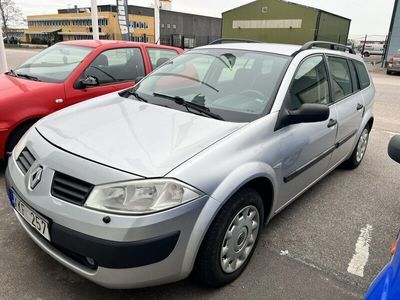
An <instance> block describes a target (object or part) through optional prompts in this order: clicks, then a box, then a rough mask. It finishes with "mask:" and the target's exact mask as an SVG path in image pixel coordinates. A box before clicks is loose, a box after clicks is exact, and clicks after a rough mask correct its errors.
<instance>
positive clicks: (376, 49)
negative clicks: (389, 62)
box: [362, 43, 385, 57]
mask: <svg viewBox="0 0 400 300" xmlns="http://www.w3.org/2000/svg"><path fill="white" fill-rule="evenodd" d="M384 52H385V44H384V43H373V44H365V46H364V47H363V52H362V54H363V55H364V56H365V57H369V56H371V55H383V53H384Z"/></svg>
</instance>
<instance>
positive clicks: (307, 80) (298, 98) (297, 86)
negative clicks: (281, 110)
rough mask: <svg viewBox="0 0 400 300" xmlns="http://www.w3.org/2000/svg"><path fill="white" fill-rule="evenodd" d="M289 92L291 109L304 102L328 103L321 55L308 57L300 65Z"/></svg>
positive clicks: (327, 85) (325, 74)
mask: <svg viewBox="0 0 400 300" xmlns="http://www.w3.org/2000/svg"><path fill="white" fill-rule="evenodd" d="M289 93H290V104H289V107H288V108H289V109H291V110H295V109H298V108H300V106H301V105H302V104H304V103H320V104H329V84H328V73H327V71H326V67H325V63H324V59H323V57H322V56H313V57H311V58H308V59H306V60H305V61H304V62H303V63H302V64H301V65H300V67H299V69H298V70H297V72H296V75H295V77H294V80H293V82H292V85H291V87H290V90H289Z"/></svg>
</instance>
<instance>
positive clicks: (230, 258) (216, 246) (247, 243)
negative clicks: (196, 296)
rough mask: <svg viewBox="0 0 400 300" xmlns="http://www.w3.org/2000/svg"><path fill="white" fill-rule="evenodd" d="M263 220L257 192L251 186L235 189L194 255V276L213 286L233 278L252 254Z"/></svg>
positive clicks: (226, 282) (223, 283)
mask: <svg viewBox="0 0 400 300" xmlns="http://www.w3.org/2000/svg"><path fill="white" fill-rule="evenodd" d="M263 221H264V208H263V201H262V199H261V196H260V195H259V194H258V192H257V191H256V190H254V189H251V188H245V189H243V190H240V191H239V192H237V193H236V194H235V195H234V196H232V198H231V199H230V200H229V201H228V202H227V203H226V204H225V205H224V207H223V208H222V209H221V211H220V212H219V213H218V215H217V217H216V218H215V220H214V221H213V223H212V224H211V226H210V228H209V230H208V232H207V234H206V236H205V238H204V240H203V243H202V245H201V247H200V250H199V253H198V255H197V259H196V263H195V267H194V271H193V273H194V275H195V276H196V277H197V278H198V279H199V280H200V281H202V282H203V283H205V284H207V285H210V286H214V287H219V286H222V285H225V284H228V283H230V282H232V281H234V280H235V279H236V278H237V277H239V275H240V274H241V273H242V272H243V270H244V269H245V268H246V265H247V264H248V262H249V261H250V258H251V256H252V255H253V252H254V249H255V246H256V244H257V241H258V238H259V234H260V230H261V226H262V224H263Z"/></svg>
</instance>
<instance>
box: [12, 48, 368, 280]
mask: <svg viewBox="0 0 400 300" xmlns="http://www.w3.org/2000/svg"><path fill="white" fill-rule="evenodd" d="M320 44H321V46H325V45H327V46H328V47H332V48H337V49H338V50H328V49H325V48H317V47H316V46H319V45H320ZM344 50H346V51H350V52H351V53H347V52H345V51H344ZM353 53H354V52H353V51H352V50H351V49H348V48H347V47H346V46H343V45H336V44H326V43H323V42H310V43H307V44H306V45H304V46H302V47H301V46H294V45H276V44H263V43H237V44H235V43H230V44H226V43H224V44H211V45H208V46H204V47H199V48H197V49H195V50H192V51H189V52H186V53H185V54H182V55H180V56H178V57H176V58H175V59H173V60H171V61H170V62H169V63H166V64H164V65H163V66H162V67H160V68H158V69H157V70H155V71H154V72H153V73H151V74H150V75H148V76H147V77H146V78H145V79H143V80H142V81H141V82H140V83H139V84H138V85H136V86H135V88H133V89H127V90H125V91H122V92H116V93H111V94H109V95H105V96H102V97H99V98H96V99H93V100H91V101H87V102H85V103H81V104H78V105H75V106H73V107H71V108H68V109H65V110H62V111H60V112H57V113H55V114H52V115H50V116H48V117H46V118H44V119H42V120H40V121H39V122H38V123H37V124H35V125H34V126H33V127H32V129H30V130H29V132H28V133H27V134H26V135H24V137H23V138H22V139H21V140H20V142H19V143H18V144H17V146H16V147H15V148H14V151H13V155H12V156H11V157H10V159H9V162H8V168H7V170H6V185H7V189H8V192H9V197H10V201H11V205H12V207H13V208H14V209H15V212H16V216H17V219H18V221H19V223H20V224H21V225H22V227H23V228H24V229H25V230H26V232H27V233H28V234H29V236H30V237H31V238H32V239H33V240H34V241H35V242H36V243H37V244H38V245H39V246H40V247H41V248H42V249H43V250H44V251H45V252H47V253H48V254H50V255H51V256H52V257H53V258H55V259H56V260H58V261H59V262H60V263H62V264H63V265H65V266H66V267H68V268H70V269H71V270H73V271H75V272H77V273H78V274H80V275H82V276H83V277H86V278H88V279H89V280H92V281H93V282H96V283H97V284H100V285H103V286H106V287H110V288H133V287H144V286H150V285H158V284H163V283H167V282H173V281H177V280H181V279H183V278H185V277H187V276H188V275H189V274H190V273H191V272H192V271H193V272H194V275H195V276H197V278H199V279H200V280H201V281H203V282H205V283H206V284H209V285H212V286H221V285H224V284H227V283H229V282H231V281H233V280H234V279H236V278H237V277H238V276H239V275H240V274H241V272H242V271H243V270H244V268H245V267H246V265H247V264H248V262H249V260H250V258H251V256H252V254H253V252H254V249H255V245H256V244H257V241H258V238H259V236H260V231H261V229H262V227H263V224H264V223H268V221H269V220H271V218H272V217H273V216H275V215H276V214H278V213H279V212H280V211H282V210H283V209H284V208H285V207H286V206H287V205H289V204H290V203H291V202H292V201H294V200H295V199H296V198H297V197H299V196H300V195H301V194H302V193H304V192H305V191H306V190H307V189H309V188H310V187H311V186H313V185H314V184H315V183H316V182H317V181H319V180H320V179H321V178H323V177H324V176H325V175H327V174H328V173H329V172H331V171H332V170H334V169H335V168H336V167H338V166H339V165H344V166H346V167H348V168H356V167H357V166H358V165H359V164H360V163H361V161H362V159H363V157H364V155H365V152H366V148H367V144H368V137H369V133H370V130H371V128H372V125H373V120H374V119H373V114H372V106H373V97H374V93H375V88H374V85H373V83H372V81H371V79H370V77H369V74H368V72H367V70H366V67H365V65H364V63H363V61H362V59H361V58H360V57H359V56H357V55H355V54H353ZM26 255H29V249H27V253H26ZM266 268H268V267H267V266H266Z"/></svg>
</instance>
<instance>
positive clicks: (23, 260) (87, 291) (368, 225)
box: [0, 50, 400, 299]
mask: <svg viewBox="0 0 400 300" xmlns="http://www.w3.org/2000/svg"><path fill="white" fill-rule="evenodd" d="M13 51H29V50H13ZM12 53H14V52H12ZM8 54H10V52H8ZM13 64H14V63H13ZM15 64H19V62H18V61H17V62H16V63H15ZM372 76H373V80H374V83H375V85H376V89H377V94H376V98H375V101H376V102H375V124H374V129H373V131H372V133H371V137H370V142H369V146H368V150H367V153H366V156H365V159H364V161H363V163H362V164H361V166H360V167H359V168H358V169H356V170H354V171H345V170H340V169H338V170H336V171H334V172H332V173H331V174H330V175H329V176H327V177H326V178H325V179H323V180H322V181H321V182H319V183H318V184H317V185H316V186H315V187H313V188H312V189H311V190H309V191H308V192H306V193H305V194H304V195H303V196H301V197H300V198H299V199H298V200H296V201H295V202H294V203H293V204H291V205H290V206H289V207H288V208H286V209H285V210H284V211H283V212H282V213H280V214H279V215H278V216H276V217H275V218H274V219H273V220H272V221H271V222H270V223H269V224H268V225H266V226H265V227H264V230H263V232H262V235H261V238H260V242H259V244H258V247H257V249H256V252H255V255H254V256H253V259H252V260H251V262H250V264H249V266H248V268H247V269H246V270H245V272H244V273H243V274H242V276H241V277H239V279H238V280H236V281H235V282H234V283H233V284H231V285H229V286H226V287H224V288H221V289H210V288H207V287H204V286H202V285H199V284H197V283H196V282H195V281H193V280H191V279H188V280H185V281H182V282H179V283H174V284H170V285H166V286H161V287H153V288H147V289H140V290H122V291H121V290H107V289H104V288H102V287H99V286H97V285H95V284H92V283H90V282H89V281H87V280H85V279H83V278H81V277H79V276H78V275H76V274H74V273H73V272H72V271H70V270H68V269H66V268H64V267H63V266H62V265H60V264H59V263H57V262H56V261H54V260H53V259H52V258H51V257H49V256H48V255H47V254H45V253H44V252H43V251H41V250H40V249H39V247H37V246H36V245H35V244H34V243H33V241H31V240H30V238H29V237H28V235H27V234H26V233H25V232H24V231H23V229H22V228H21V227H20V226H19V224H18V222H17V219H16V217H15V215H14V212H13V210H12V209H11V208H10V206H9V204H8V200H7V195H6V194H7V193H6V191H5V188H4V169H5V165H4V163H3V164H2V165H1V166H0V219H1V220H2V222H1V225H0V249H1V256H0V269H1V273H0V299H81V298H90V299H91V298H93V299H95V298H96V299H110V298H114V299H143V298H150V299H164V298H169V299H183V298H185V299H186V298H189V297H190V298H196V299H198V298H200V299H201V298H203V299H210V298H212V299H237V298H246V299H361V298H362V297H363V294H364V293H365V291H366V290H367V288H368V286H369V283H370V282H371V281H372V279H373V278H374V277H375V276H376V275H377V274H378V273H379V271H380V270H381V268H382V267H383V266H384V265H385V264H386V263H387V261H388V260H389V249H390V245H391V243H392V241H393V239H394V237H395V235H396V233H397V232H398V230H399V229H400V218H399V216H400V201H399V200H400V197H399V195H400V185H399V184H398V175H399V173H400V165H398V164H396V163H394V162H393V161H391V160H390V158H389V157H388V156H387V145H388V142H389V139H390V137H391V136H392V135H394V134H395V133H400V118H399V115H400V91H399V87H400V76H387V75H384V74H383V73H374V74H373V75H372ZM366 231H367V234H366ZM360 236H361V237H364V242H365V244H366V246H367V247H366V248H367V252H366V254H367V255H366V256H367V261H366V265H365V268H364V270H363V272H362V274H361V273H359V274H358V275H354V274H352V273H349V272H348V269H350V270H351V268H349V264H350V265H351V261H352V258H353V256H354V255H355V252H356V251H355V250H356V243H357V241H358V240H359V238H360ZM353 273H354V272H353Z"/></svg>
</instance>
